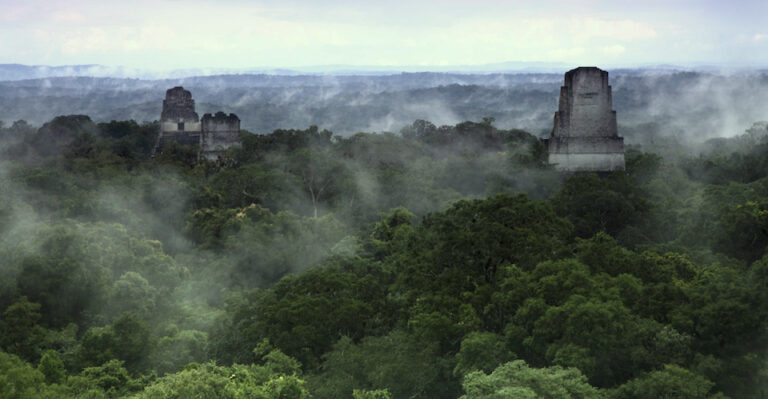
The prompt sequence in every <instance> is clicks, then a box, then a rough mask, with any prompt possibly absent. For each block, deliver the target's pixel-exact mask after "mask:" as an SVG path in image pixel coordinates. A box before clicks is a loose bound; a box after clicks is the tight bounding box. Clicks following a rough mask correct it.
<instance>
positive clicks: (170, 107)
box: [160, 86, 200, 130]
mask: <svg viewBox="0 0 768 399" xmlns="http://www.w3.org/2000/svg"><path fill="white" fill-rule="evenodd" d="M160 120H161V121H163V122H165V121H169V122H174V121H175V122H199V121H200V117H199V116H198V115H197V112H195V100H193V99H192V93H190V92H189V90H184V88H183V87H181V86H176V87H174V88H172V89H168V90H167V91H166V92H165V100H163V112H162V113H161V114H160ZM185 130H187V129H185Z"/></svg>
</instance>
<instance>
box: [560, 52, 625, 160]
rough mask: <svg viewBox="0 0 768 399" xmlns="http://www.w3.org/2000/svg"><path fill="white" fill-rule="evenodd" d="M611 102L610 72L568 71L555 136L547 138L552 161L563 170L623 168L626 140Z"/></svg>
mask: <svg viewBox="0 0 768 399" xmlns="http://www.w3.org/2000/svg"><path fill="white" fill-rule="evenodd" d="M612 104H613V101H612V98H611V86H609V85H608V72H606V71H603V70H601V69H599V68H596V67H579V68H576V69H572V70H570V71H568V72H566V74H565V83H564V85H563V86H562V87H561V88H560V103H559V106H558V111H557V112H555V126H554V128H553V129H552V137H550V138H549V139H547V141H546V145H547V152H548V160H549V163H550V164H554V165H555V168H556V169H557V170H560V171H563V172H611V171H614V170H624V139H623V138H622V137H619V135H618V129H617V125H616V111H613V110H612V109H611V108H612Z"/></svg>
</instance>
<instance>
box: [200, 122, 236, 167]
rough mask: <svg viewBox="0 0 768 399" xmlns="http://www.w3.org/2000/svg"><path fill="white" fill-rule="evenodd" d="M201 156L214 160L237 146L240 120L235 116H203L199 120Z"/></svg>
mask: <svg viewBox="0 0 768 399" xmlns="http://www.w3.org/2000/svg"><path fill="white" fill-rule="evenodd" d="M201 125H202V141H201V142H202V144H201V148H202V151H203V155H204V156H205V157H206V158H209V159H216V157H218V156H219V155H220V154H221V153H222V152H223V151H224V150H226V149H227V148H229V147H231V146H233V145H237V144H239V135H240V118H238V117H237V115H235V114H229V115H227V114H225V113H223V112H217V113H216V115H211V114H205V115H203V119H202V120H201Z"/></svg>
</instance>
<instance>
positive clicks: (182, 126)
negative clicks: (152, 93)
mask: <svg viewBox="0 0 768 399" xmlns="http://www.w3.org/2000/svg"><path fill="white" fill-rule="evenodd" d="M239 134H240V118H238V117H237V115H235V114H229V115H227V114H225V113H223V112H217V113H216V114H215V115H211V114H205V115H203V118H202V119H200V118H199V117H198V115H197V112H195V100H193V99H192V93H190V92H189V90H184V88H183V87H181V86H178V87H174V88H172V89H168V91H166V92H165V100H163V112H162V114H161V115H160V136H159V137H158V139H157V144H156V145H155V153H156V154H157V153H162V152H163V145H164V144H166V143H168V142H171V141H174V142H177V143H179V144H183V145H193V146H198V148H199V153H198V157H200V156H202V157H205V158H207V159H216V158H217V157H218V156H219V155H221V154H222V153H223V152H224V150H226V149H227V148H229V147H231V146H233V145H237V144H239V138H238V136H239Z"/></svg>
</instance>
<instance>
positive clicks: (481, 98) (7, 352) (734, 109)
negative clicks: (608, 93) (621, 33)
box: [0, 69, 768, 399]
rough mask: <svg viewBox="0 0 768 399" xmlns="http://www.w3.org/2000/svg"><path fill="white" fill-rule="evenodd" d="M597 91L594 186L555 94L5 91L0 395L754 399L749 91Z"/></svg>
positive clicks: (752, 113) (756, 145)
mask: <svg viewBox="0 0 768 399" xmlns="http://www.w3.org/2000/svg"><path fill="white" fill-rule="evenodd" d="M610 73H611V75H610V76H611V80H610V83H611V85H612V87H613V108H614V109H615V110H616V111H617V117H618V121H619V134H620V135H621V136H623V137H625V144H626V147H625V148H626V152H625V158H626V170H625V171H616V172H612V173H603V174H600V175H597V174H561V173H559V172H557V171H556V170H555V169H554V168H553V166H552V165H550V164H548V162H547V150H546V148H545V146H544V143H543V142H542V140H541V138H542V137H544V136H546V135H547V134H548V133H549V131H551V129H552V116H553V113H554V112H555V110H556V109H557V98H558V93H559V88H560V86H561V85H562V74H561V73H557V74H554V73H520V74H507V73H487V74H459V73H403V74H389V75H375V76H371V75H309V74H308V75H300V74H299V75H267V74H260V75H216V76H200V77H189V78H174V79H162V80H144V79H126V78H114V77H73V76H59V77H55V76H54V77H48V76H46V77H41V78H36V79H18V78H20V77H24V76H15V77H13V76H10V75H6V80H2V81H0V120H2V121H3V123H2V124H0V397H2V398H5V397H7V398H153V399H154V398H194V397H200V398H238V399H239V398H265V399H267V398H269V399H272V398H283V399H293V398H296V399H306V398H321V399H324V398H328V399H331V398H350V399H396V398H462V399H481V398H483V399H491V398H508V397H520V398H552V399H561V398H562V399H565V398H605V399H652V398H653V399H655V398H660V397H674V398H691V399H694V398H708V399H724V398H754V399H758V398H765V397H768V334H767V333H766V332H767V331H768V253H766V249H767V248H768V123H767V122H765V121H766V120H768V90H766V89H768V87H766V86H768V74H765V73H763V72H761V71H744V72H739V73H730V74H723V73H715V72H705V71H677V70H667V69H663V70H659V69H653V70H651V69H647V70H616V71H610ZM179 85H181V86H184V88H185V89H187V90H190V91H191V92H192V96H193V98H194V99H195V101H196V106H197V112H198V113H199V114H203V113H206V112H215V111H219V110H222V111H225V112H233V113H235V114H237V115H238V116H239V117H240V118H241V120H242V129H243V130H242V131H241V132H240V140H241V146H237V147H232V148H229V149H227V150H226V152H225V153H224V154H223V155H222V156H221V157H219V158H218V159H215V160H208V159H205V158H199V157H198V148H195V147H193V146H184V145H179V144H174V143H171V144H168V145H167V146H166V147H164V148H163V151H162V152H161V153H155V152H154V147H155V144H156V143H157V141H158V134H159V133H160V124H159V123H158V121H157V120H158V119H159V117H160V110H161V107H162V100H163V98H164V94H165V90H167V89H168V88H171V87H174V86H179Z"/></svg>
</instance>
